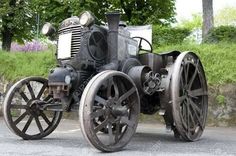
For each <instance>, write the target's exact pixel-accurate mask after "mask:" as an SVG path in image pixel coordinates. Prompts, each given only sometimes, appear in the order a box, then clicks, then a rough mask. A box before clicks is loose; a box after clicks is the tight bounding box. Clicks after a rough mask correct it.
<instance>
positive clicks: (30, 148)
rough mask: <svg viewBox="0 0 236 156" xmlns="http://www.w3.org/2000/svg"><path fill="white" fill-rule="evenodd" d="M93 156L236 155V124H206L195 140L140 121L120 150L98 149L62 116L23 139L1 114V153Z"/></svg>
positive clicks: (8, 154)
mask: <svg viewBox="0 0 236 156" xmlns="http://www.w3.org/2000/svg"><path fill="white" fill-rule="evenodd" d="M80 155H86V156H93V155H109V156H110V155H112V156H122V155H128V156H130V155H133V156H137V155H140V156H143V155H150V156H152V155H178V156H182V155H195V156H199V155H219V156H220V155H232V156H234V155H235V156H236V128H212V127H211V128H210V127H207V128H206V131H205V132H204V135H203V137H202V139H201V140H200V141H198V142H182V141H179V140H176V139H175V138H174V137H173V134H172V133H166V132H165V128H164V126H163V125H158V124H140V125H139V127H138V131H137V133H136V135H135V137H134V138H133V139H132V141H131V142H130V143H129V144H128V146H127V147H126V148H125V149H124V150H123V151H120V152H116V153H101V152H99V151H97V150H95V149H93V148H91V147H90V145H89V144H88V143H87V142H86V141H85V139H84V138H83V136H82V134H81V131H80V127H79V126H78V123H77V122H76V121H73V120H63V121H62V122H61V124H60V126H59V127H58V128H57V129H56V130H55V131H54V132H53V133H52V134H51V135H50V136H48V137H47V138H45V139H43V140H37V141H24V140H22V139H20V138H18V137H17V136H15V135H13V134H12V133H11V132H9V130H8V129H7V128H6V125H5V124H4V122H3V120H2V118H0V156H80Z"/></svg>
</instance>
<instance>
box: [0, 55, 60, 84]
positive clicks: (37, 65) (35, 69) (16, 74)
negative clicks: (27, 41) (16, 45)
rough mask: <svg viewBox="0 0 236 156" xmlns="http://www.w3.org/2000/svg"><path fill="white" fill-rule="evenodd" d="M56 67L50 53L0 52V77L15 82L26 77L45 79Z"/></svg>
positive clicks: (53, 57)
mask: <svg viewBox="0 0 236 156" xmlns="http://www.w3.org/2000/svg"><path fill="white" fill-rule="evenodd" d="M55 65H56V61H55V56H54V54H53V53H52V52H49V51H46V52H33V53H29V52H27V53H23V52H17V53H13V52H11V53H8V52H2V51H0V77H1V76H3V77H4V78H5V79H7V80H8V81H16V80H19V79H21V78H24V77H27V76H43V77H46V76H47V75H48V72H49V70H50V69H51V68H53V67H54V66H55Z"/></svg>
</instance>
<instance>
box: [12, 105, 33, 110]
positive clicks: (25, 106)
mask: <svg viewBox="0 0 236 156" xmlns="http://www.w3.org/2000/svg"><path fill="white" fill-rule="evenodd" d="M10 106H11V109H28V108H29V107H28V106H27V105H16V104H12V105H10Z"/></svg>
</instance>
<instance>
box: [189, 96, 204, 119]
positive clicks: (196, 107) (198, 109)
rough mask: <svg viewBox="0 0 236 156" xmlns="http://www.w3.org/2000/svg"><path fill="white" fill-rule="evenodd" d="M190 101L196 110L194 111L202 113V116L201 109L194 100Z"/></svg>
mask: <svg viewBox="0 0 236 156" xmlns="http://www.w3.org/2000/svg"><path fill="white" fill-rule="evenodd" d="M189 100H190V105H191V106H192V108H193V109H194V110H196V111H197V112H198V113H200V115H201V113H202V112H201V109H200V108H199V107H198V106H197V104H196V103H195V102H193V100H192V99H189Z"/></svg>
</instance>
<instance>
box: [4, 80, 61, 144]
mask: <svg viewBox="0 0 236 156" xmlns="http://www.w3.org/2000/svg"><path fill="white" fill-rule="evenodd" d="M52 102H53V98H52V96H51V95H49V91H48V81H47V80H46V79H44V78H40V77H29V78H25V79H22V80H20V81H18V82H17V83H15V84H14V85H13V86H12V87H11V88H10V90H9V91H8V92H7V94H6V97H5V100H4V104H3V113H4V119H5V122H6V124H7V126H8V127H9V129H10V130H11V131H12V132H13V133H15V134H16V135H18V136H20V137H22V138H23V139H26V140H29V139H41V138H43V137H46V136H47V135H49V134H50V133H51V132H53V131H54V130H55V129H56V127H57V126H58V124H59V122H60V120H61V117H62V112H57V111H45V110H43V109H42V108H43V105H44V104H47V103H52Z"/></svg>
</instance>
